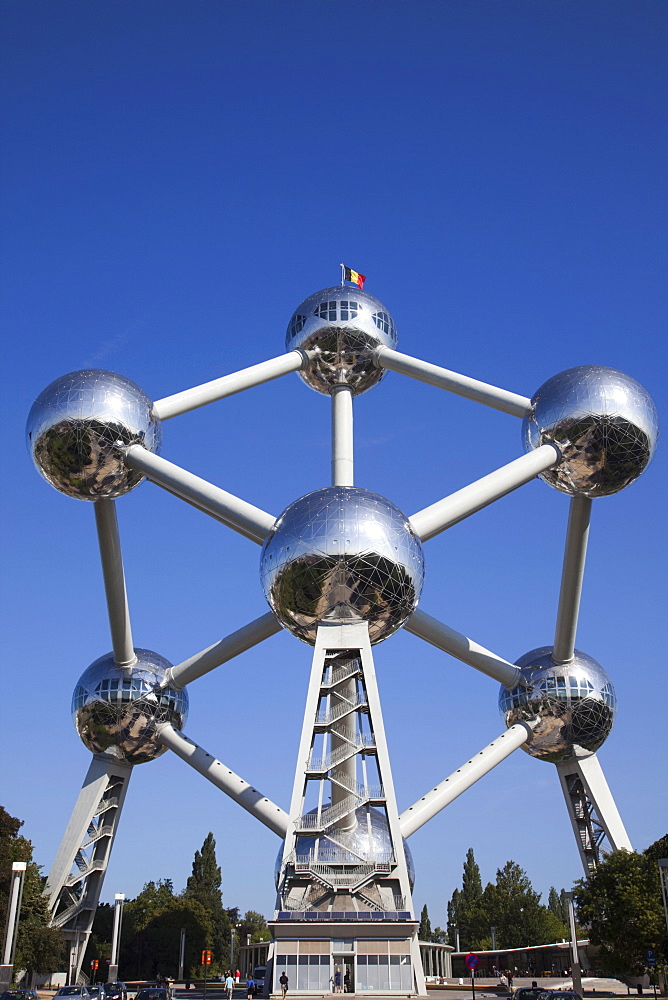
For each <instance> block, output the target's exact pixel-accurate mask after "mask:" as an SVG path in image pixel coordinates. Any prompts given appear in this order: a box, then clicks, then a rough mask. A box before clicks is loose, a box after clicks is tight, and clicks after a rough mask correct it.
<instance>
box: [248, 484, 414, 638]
mask: <svg viewBox="0 0 668 1000" xmlns="http://www.w3.org/2000/svg"><path fill="white" fill-rule="evenodd" d="M260 576H261V579H262V587H263V589H264V594H265V597H266V598H267V600H268V601H269V604H270V605H271V609H272V611H273V612H274V614H275V615H276V617H277V618H278V620H279V621H280V623H281V624H282V625H283V626H284V627H285V628H286V629H288V631H289V632H292V634H293V635H296V636H297V638H298V639H302V640H303V641H304V642H308V643H311V645H314V644H315V639H316V633H317V631H318V624H319V622H321V621H324V620H339V619H344V618H345V619H348V620H356V621H365V622H367V623H368V626H369V639H370V641H371V642H372V643H375V642H380V640H381V639H385V638H387V636H389V635H392V633H393V632H396V630H397V629H398V628H400V627H401V626H402V625H403V624H404V622H405V621H407V619H408V618H410V616H411V615H412V614H413V612H414V611H415V608H416V606H417V603H418V601H419V599H420V594H421V592H422V583H423V580H424V558H423V555H422V545H421V543H420V540H419V538H418V537H417V535H416V534H415V532H414V531H413V529H412V527H411V524H410V521H409V520H408V518H406V517H405V515H404V514H402V513H401V511H400V510H399V508H398V507H396V506H395V505H394V504H393V503H390V501H389V500H386V499H385V497H381V496H378V494H377V493H371V492H370V491H369V490H365V489H362V488H361V487H359V486H326V487H325V488H324V489H321V490H315V492H313V493H308V494H307V495H306V496H305V497H301V499H299V500H295V502H294V503H293V504H290V506H289V507H288V508H287V509H286V510H284V511H283V513H282V514H281V516H280V517H279V518H278V520H277V521H276V523H275V524H274V526H273V528H272V529H271V531H270V532H269V535H268V536H267V539H266V541H265V543H264V547H263V549H262V558H261V562H260Z"/></svg>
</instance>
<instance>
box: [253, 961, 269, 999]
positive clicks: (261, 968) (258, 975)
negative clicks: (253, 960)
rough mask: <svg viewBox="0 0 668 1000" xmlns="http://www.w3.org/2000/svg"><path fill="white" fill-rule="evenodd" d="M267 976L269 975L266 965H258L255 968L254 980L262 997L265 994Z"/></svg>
mask: <svg viewBox="0 0 668 1000" xmlns="http://www.w3.org/2000/svg"><path fill="white" fill-rule="evenodd" d="M266 975H267V966H266V965H256V966H255V968H254V969H253V979H254V980H255V989H256V992H257V993H258V994H259V995H260V996H262V994H263V993H264V979H265V976H266Z"/></svg>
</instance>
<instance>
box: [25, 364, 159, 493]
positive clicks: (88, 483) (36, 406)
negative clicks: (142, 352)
mask: <svg viewBox="0 0 668 1000" xmlns="http://www.w3.org/2000/svg"><path fill="white" fill-rule="evenodd" d="M26 434H27V439H28V449H29V451H30V454H31V456H32V459H33V462H34V463H35V465H36V467H37V470H38V472H40V473H41V475H42V476H44V478H45V479H46V481H47V482H48V483H51V485H52V486H54V487H55V488H56V489H57V490H60V492H61V493H65V494H66V496H68V497H74V498H75V499H77V500H111V499H114V498H115V497H120V496H124V494H126V493H129V492H130V490H133V489H134V488H135V486H138V485H139V483H140V482H141V481H142V479H143V478H144V476H143V475H142V473H141V472H137V471H136V470H135V469H128V468H127V466H126V465H125V463H124V462H123V455H122V452H121V450H120V449H121V448H126V447H127V446H128V445H131V444H140V445H142V446H143V447H144V448H146V449H147V450H148V451H152V452H157V451H158V450H159V448H160V439H161V436H162V429H161V425H160V421H159V420H158V419H157V417H155V416H154V415H153V403H152V402H151V400H150V399H149V398H148V396H147V395H146V393H145V392H144V391H143V390H142V389H140V388H139V386H138V385H135V383H134V382H131V381H130V379H129V378H125V376H124V375H117V374H116V373H115V372H108V371H101V370H99V369H94V368H91V369H85V370H83V371H76V372H70V374H69V375H63V376H62V377H61V378H57V379H56V380H55V382H52V383H51V385H48V386H47V387H46V389H44V391H43V392H41V393H40V395H39V396H38V397H37V399H36V400H35V402H34V403H33V405H32V409H31V410H30V415H29V416H28V424H27V427H26Z"/></svg>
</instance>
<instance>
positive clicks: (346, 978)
mask: <svg viewBox="0 0 668 1000" xmlns="http://www.w3.org/2000/svg"><path fill="white" fill-rule="evenodd" d="M343 991H344V993H350V969H348V968H347V967H346V974H345V976H344V977H343Z"/></svg>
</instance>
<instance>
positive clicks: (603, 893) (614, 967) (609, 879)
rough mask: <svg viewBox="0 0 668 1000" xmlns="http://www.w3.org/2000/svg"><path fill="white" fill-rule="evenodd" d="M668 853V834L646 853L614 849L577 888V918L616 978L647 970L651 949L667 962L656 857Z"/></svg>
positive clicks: (664, 855)
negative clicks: (586, 925) (586, 929)
mask: <svg viewBox="0 0 668 1000" xmlns="http://www.w3.org/2000/svg"><path fill="white" fill-rule="evenodd" d="M660 857H663V858H665V857H668V836H665V837H662V838H661V839H660V840H657V841H656V843H654V844H651V845H650V846H649V847H648V848H647V849H646V850H645V851H644V852H643V853H642V854H638V853H636V852H635V851H624V850H622V851H615V852H613V853H612V854H609V855H608V856H607V857H606V858H604V859H603V860H602V861H601V862H600V863H599V865H598V866H597V868H596V870H595V871H594V872H593V873H592V874H591V875H590V876H589V877H588V878H586V879H580V881H579V882H577V883H576V887H575V901H576V904H577V911H578V919H579V920H580V921H581V922H582V923H585V924H588V925H589V937H590V940H591V941H592V943H593V944H597V945H599V947H600V949H601V962H602V964H603V967H604V969H605V970H606V971H607V972H608V973H610V974H611V975H614V976H625V975H634V976H635V975H641V974H642V973H644V972H645V966H646V951H647V949H648V948H654V949H655V952H656V955H657V960H658V962H659V963H660V964H661V965H665V963H667V962H668V935H667V934H666V921H665V915H664V911H663V901H662V897H661V883H660V880H659V868H658V865H657V860H658V859H659V858H660Z"/></svg>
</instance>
